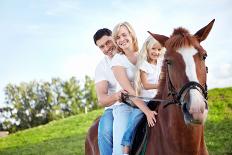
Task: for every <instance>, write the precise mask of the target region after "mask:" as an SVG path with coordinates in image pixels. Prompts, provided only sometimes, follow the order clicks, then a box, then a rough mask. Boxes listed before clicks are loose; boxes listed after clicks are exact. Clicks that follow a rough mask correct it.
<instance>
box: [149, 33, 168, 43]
mask: <svg viewBox="0 0 232 155" xmlns="http://www.w3.org/2000/svg"><path fill="white" fill-rule="evenodd" d="M147 32H148V33H150V34H151V36H152V37H153V38H155V39H156V40H158V41H159V42H160V44H162V46H164V45H165V42H166V41H167V40H168V39H169V37H166V36H164V35H160V34H154V33H151V32H150V31H147Z"/></svg>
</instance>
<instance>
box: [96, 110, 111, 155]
mask: <svg viewBox="0 0 232 155" xmlns="http://www.w3.org/2000/svg"><path fill="white" fill-rule="evenodd" d="M112 111H113V110H112V109H106V110H105V111H104V113H103V115H102V116H101V118H100V121H99V125H98V147H99V151H100V154H101V155H111V154H112V151H113V113H112Z"/></svg>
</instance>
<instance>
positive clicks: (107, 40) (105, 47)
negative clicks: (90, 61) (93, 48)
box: [96, 35, 116, 58]
mask: <svg viewBox="0 0 232 155" xmlns="http://www.w3.org/2000/svg"><path fill="white" fill-rule="evenodd" d="M96 45H97V46H98V47H99V48H100V50H101V51H102V52H103V53H104V54H105V55H107V56H108V57H110V58H112V57H113V56H114V54H115V49H116V47H115V45H114V42H113V38H112V36H107V35H104V36H103V37H101V38H100V39H98V40H97V41H96Z"/></svg>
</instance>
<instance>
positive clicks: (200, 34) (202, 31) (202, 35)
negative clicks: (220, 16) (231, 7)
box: [194, 19, 215, 42]
mask: <svg viewBox="0 0 232 155" xmlns="http://www.w3.org/2000/svg"><path fill="white" fill-rule="evenodd" d="M214 21H215V19H213V20H212V21H211V22H210V23H209V24H208V25H206V26H205V27H203V28H201V29H200V30H199V31H197V32H196V33H195V34H194V36H195V37H196V38H197V39H198V41H199V42H202V41H203V40H205V39H206V38H207V36H208V34H209V32H210V31H211V29H212V27H213V24H214Z"/></svg>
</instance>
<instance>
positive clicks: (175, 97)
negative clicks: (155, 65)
mask: <svg viewBox="0 0 232 155" xmlns="http://www.w3.org/2000/svg"><path fill="white" fill-rule="evenodd" d="M165 62H166V63H167V67H166V68H167V70H166V72H167V78H168V91H169V93H168V96H170V95H171V96H172V101H171V102H169V103H168V104H166V105H165V106H164V107H167V106H168V105H170V104H177V105H179V106H181V107H182V110H183V113H184V114H185V117H186V118H187V120H189V121H190V122H193V118H192V115H191V114H190V112H189V104H188V102H186V101H185V100H184V99H185V96H186V95H187V94H188V93H189V92H190V90H191V89H196V90H197V91H199V92H200V94H201V95H202V96H203V97H204V99H205V101H204V102H205V109H208V103H207V100H208V89H207V84H206V83H205V84H204V86H205V87H203V86H202V85H201V84H200V83H198V82H195V81H190V82H187V83H185V84H184V86H182V87H181V89H180V90H179V91H176V89H175V87H174V86H173V84H172V81H171V79H170V75H169V70H168V66H169V62H168V60H165ZM206 72H207V73H208V68H207V67H206Z"/></svg>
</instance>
